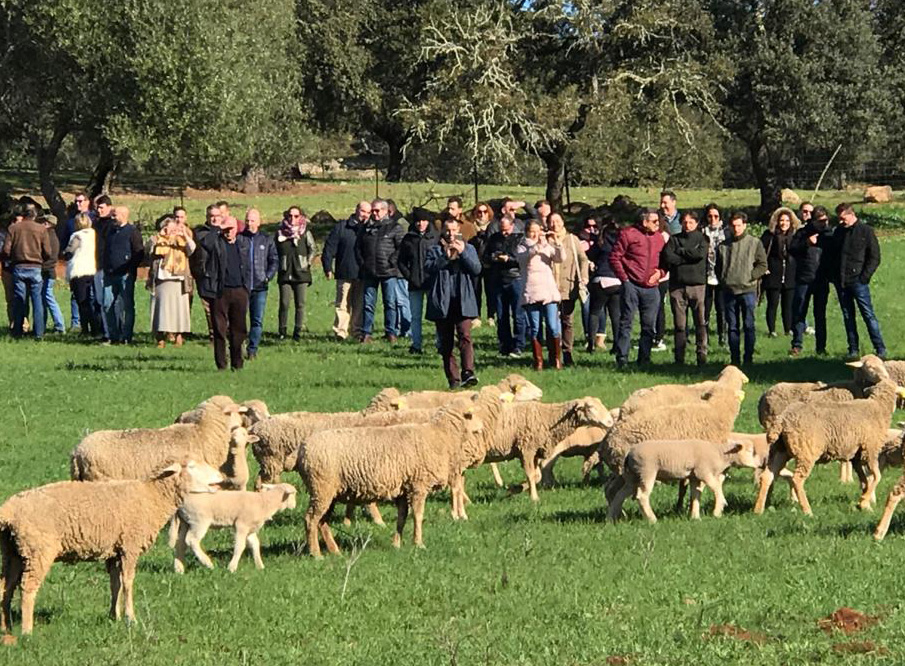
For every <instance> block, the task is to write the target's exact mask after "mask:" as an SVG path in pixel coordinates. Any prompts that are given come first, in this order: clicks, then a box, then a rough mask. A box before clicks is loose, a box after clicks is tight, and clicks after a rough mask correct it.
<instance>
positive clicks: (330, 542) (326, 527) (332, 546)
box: [320, 503, 342, 555]
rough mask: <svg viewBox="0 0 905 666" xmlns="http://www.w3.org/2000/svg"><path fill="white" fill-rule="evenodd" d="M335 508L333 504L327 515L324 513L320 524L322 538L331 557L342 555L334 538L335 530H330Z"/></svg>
mask: <svg viewBox="0 0 905 666" xmlns="http://www.w3.org/2000/svg"><path fill="white" fill-rule="evenodd" d="M333 506H334V504H333V503H331V504H330V506H329V508H328V509H327V511H326V513H324V515H323V517H322V518H321V522H320V530H321V536H322V537H323V538H324V544H325V545H326V546H327V552H328V553H330V554H331V555H340V554H342V551H341V550H340V549H339V546H337V545H336V540H335V539H334V538H333V530H332V529H330V519H331V518H332V517H333Z"/></svg>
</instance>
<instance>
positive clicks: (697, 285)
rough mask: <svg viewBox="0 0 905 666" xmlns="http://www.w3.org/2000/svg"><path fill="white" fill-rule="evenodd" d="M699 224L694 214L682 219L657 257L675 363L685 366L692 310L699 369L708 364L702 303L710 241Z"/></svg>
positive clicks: (704, 294)
mask: <svg viewBox="0 0 905 666" xmlns="http://www.w3.org/2000/svg"><path fill="white" fill-rule="evenodd" d="M699 224H700V220H699V219H698V214H697V213H695V212H694V211H687V212H685V213H684V214H683V215H682V231H680V232H679V233H678V234H676V235H674V236H671V237H670V239H669V242H667V243H666V247H664V248H663V252H662V253H661V255H660V259H661V264H662V266H663V269H664V270H667V271H669V303H670V305H671V306H672V317H673V322H674V324H675V329H676V330H675V360H676V363H679V364H682V363H685V345H686V342H687V340H686V330H687V329H686V325H687V323H688V322H687V319H686V314H687V311H688V309H689V308H691V313H692V316H693V317H694V325H695V347H696V351H697V360H698V365H704V364H705V363H706V362H707V319H706V318H705V317H704V300H705V296H706V293H705V292H706V285H707V252H708V250H709V249H710V241H709V240H708V239H707V237H706V236H705V235H704V233H703V232H702V231H701V230H700V229H699V228H698V226H699Z"/></svg>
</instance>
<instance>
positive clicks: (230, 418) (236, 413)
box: [218, 403, 248, 432]
mask: <svg viewBox="0 0 905 666" xmlns="http://www.w3.org/2000/svg"><path fill="white" fill-rule="evenodd" d="M218 409H219V410H220V414H222V416H223V417H224V418H225V419H226V429H227V430H229V432H232V431H233V430H235V429H236V428H244V427H245V415H246V414H247V413H248V407H246V406H245V405H237V404H235V403H233V404H231V405H229V406H228V407H222V408H218Z"/></svg>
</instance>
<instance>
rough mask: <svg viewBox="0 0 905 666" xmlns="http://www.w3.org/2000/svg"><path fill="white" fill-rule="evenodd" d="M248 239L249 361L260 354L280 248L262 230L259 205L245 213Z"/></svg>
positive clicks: (244, 232)
mask: <svg viewBox="0 0 905 666" xmlns="http://www.w3.org/2000/svg"><path fill="white" fill-rule="evenodd" d="M242 236H244V237H245V238H247V239H248V265H249V268H250V269H251V283H250V285H249V286H250V288H251V290H250V291H249V294H248V316H249V319H250V321H251V326H250V327H249V330H248V353H247V358H248V360H249V361H251V360H253V359H254V358H255V357H256V356H257V355H258V347H259V346H260V344H261V335H262V334H263V332H264V310H265V309H266V308H267V284H268V283H269V282H270V281H271V280H272V279H273V276H274V275H276V274H277V247H276V245H275V244H274V242H273V236H271V235H270V234H265V233H263V232H262V231H261V213H260V211H258V209H257V208H249V209H248V211H247V212H246V213H245V231H243V232H242Z"/></svg>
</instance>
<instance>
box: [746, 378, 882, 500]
mask: <svg viewBox="0 0 905 666" xmlns="http://www.w3.org/2000/svg"><path fill="white" fill-rule="evenodd" d="M865 393H866V394H867V397H866V398H859V399H854V400H849V401H846V402H838V403H824V402H801V403H797V404H794V405H790V406H789V407H787V408H786V409H785V410H784V411H783V412H782V414H781V415H780V417H779V419H778V420H777V421H776V422H775V423H774V425H773V426H772V427H771V429H770V430H768V431H767V441H768V442H770V459H769V462H768V463H767V467H766V469H765V470H764V472H763V473H762V474H761V478H760V489H759V492H758V495H757V502H756V503H755V505H754V512H755V513H763V510H764V508H765V507H766V504H767V494H768V493H769V491H770V486H771V485H772V483H773V480H774V478H775V476H776V474H778V473H779V472H780V470H782V469H783V468H784V467H785V466H786V463H787V462H789V461H790V460H791V459H793V458H794V459H795V461H796V462H795V471H794V472H793V473H792V486H793V488H794V489H795V494H796V495H797V496H798V501H799V503H800V504H801V510H802V511H803V512H804V513H805V514H806V515H812V513H813V512H812V511H811V505H810V503H809V502H808V497H807V494H806V493H805V491H804V482H805V481H806V480H807V478H808V476H809V475H810V473H811V471H812V470H813V468H814V465H816V464H823V463H826V462H830V461H840V462H843V461H851V462H852V464H853V466H854V468H855V471H856V472H857V474H858V478H859V479H860V480H861V491H862V492H861V499H860V501H859V503H858V506H859V507H860V508H862V509H870V508H871V505H872V501H871V500H872V497H873V495H874V491H875V489H876V486H877V483H879V481H880V478H881V472H880V465H879V455H880V451H881V449H882V448H883V444H884V442H885V441H886V438H887V431H888V429H889V421H890V419H891V418H892V413H893V411H894V410H895V406H896V397H897V388H896V385H895V384H893V383H892V382H891V381H889V380H888V379H883V380H881V381H880V382H879V383H878V384H876V385H874V386H872V387H871V388H869V389H867V390H866V391H865ZM864 464H866V465H867V466H868V468H869V470H870V475H867V474H866V473H865V471H864Z"/></svg>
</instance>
